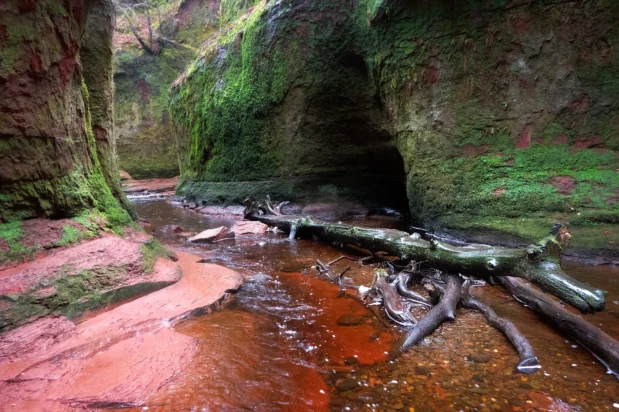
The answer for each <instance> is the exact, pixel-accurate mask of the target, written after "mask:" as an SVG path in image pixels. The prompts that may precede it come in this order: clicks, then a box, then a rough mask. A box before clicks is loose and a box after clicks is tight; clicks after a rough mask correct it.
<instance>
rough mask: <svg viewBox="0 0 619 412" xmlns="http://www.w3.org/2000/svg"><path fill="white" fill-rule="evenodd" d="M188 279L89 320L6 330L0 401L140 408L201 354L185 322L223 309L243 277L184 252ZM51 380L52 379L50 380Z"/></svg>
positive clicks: (0, 350) (29, 406)
mask: <svg viewBox="0 0 619 412" xmlns="http://www.w3.org/2000/svg"><path fill="white" fill-rule="evenodd" d="M179 258H180V260H179V265H180V267H181V269H182V270H183V273H184V277H183V279H182V280H181V281H180V282H178V283H176V284H175V285H173V286H170V287H168V288H164V289H162V290H160V291H157V292H155V293H152V294H149V295H147V296H144V297H142V298H138V299H136V300H133V301H131V302H129V303H126V304H123V305H121V306H118V307H116V308H113V309H111V310H108V311H104V312H102V313H99V314H97V315H95V316H92V317H89V318H87V319H85V320H83V321H81V322H80V321H71V320H69V319H67V318H64V317H56V318H45V319H40V320H38V321H36V322H34V323H31V324H30V325H27V326H25V327H22V328H18V329H15V330H14V331H11V332H8V333H5V334H3V335H0V401H1V402H2V404H3V405H11V404H14V405H15V407H18V408H21V409H22V410H42V411H43V410H44V411H47V410H73V409H82V408H97V405H99V406H103V405H108V406H113V405H130V406H131V405H132V406H138V405H140V404H141V403H142V402H143V400H144V399H145V398H146V397H148V396H150V395H152V394H153V393H155V392H156V391H157V390H158V389H159V388H160V387H161V386H162V385H163V384H165V383H169V382H171V381H173V380H174V379H175V378H177V376H178V371H180V370H182V369H183V368H184V367H186V365H188V364H189V363H190V361H191V359H192V357H193V356H194V355H195V353H196V348H197V341H196V339H194V338H192V337H190V336H186V335H183V334H180V333H178V332H176V331H175V330H174V329H173V328H172V326H174V325H175V324H177V323H178V322H180V321H181V320H185V319H189V318H191V317H193V316H196V315H199V314H204V313H208V312H211V311H213V310H217V309H218V308H219V307H220V305H221V303H222V302H223V301H224V299H225V296H227V291H231V290H236V289H238V288H239V287H240V285H241V283H242V281H243V280H242V277H241V276H240V275H238V274H237V273H236V272H234V271H232V270H229V269H225V268H222V267H220V266H217V265H205V264H198V263H196V262H197V261H198V260H199V257H197V256H193V255H191V254H187V253H183V252H179ZM49 377H53V379H48V378H49Z"/></svg>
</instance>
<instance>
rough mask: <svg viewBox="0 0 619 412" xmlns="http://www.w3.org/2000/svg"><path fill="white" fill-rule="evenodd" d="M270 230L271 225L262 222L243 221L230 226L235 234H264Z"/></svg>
mask: <svg viewBox="0 0 619 412" xmlns="http://www.w3.org/2000/svg"><path fill="white" fill-rule="evenodd" d="M268 230H269V227H268V226H267V225H265V224H264V223H261V222H252V221H247V220H244V221H241V222H236V223H235V224H234V226H232V227H231V228H230V231H231V232H234V234H235V235H262V234H265V233H266V232H267V231H268Z"/></svg>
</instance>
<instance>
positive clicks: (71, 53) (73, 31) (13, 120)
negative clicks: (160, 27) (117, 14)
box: [0, 0, 130, 224]
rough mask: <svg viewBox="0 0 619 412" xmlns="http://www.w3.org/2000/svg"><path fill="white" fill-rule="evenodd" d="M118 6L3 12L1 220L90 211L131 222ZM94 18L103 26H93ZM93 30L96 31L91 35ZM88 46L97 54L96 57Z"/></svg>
mask: <svg viewBox="0 0 619 412" xmlns="http://www.w3.org/2000/svg"><path fill="white" fill-rule="evenodd" d="M111 4H112V3H111V0H92V1H87V0H67V1H64V2H59V1H55V0H31V1H18V0H9V1H4V2H2V3H1V4H0V89H2V95H1V97H0V221H10V220H15V219H24V218H31V217H65V216H74V215H77V214H78V213H80V212H81V211H84V210H86V209H90V208H97V209H98V210H99V211H100V212H102V213H104V214H105V215H106V216H107V217H108V218H109V220H110V223H112V224H124V223H127V222H128V221H129V215H128V214H127V211H126V210H125V209H123V208H121V207H120V205H119V202H118V200H117V198H115V197H114V195H113V192H114V193H116V194H117V196H118V199H121V201H123V202H125V199H124V196H123V195H122V193H121V192H120V190H119V188H120V183H119V177H118V169H117V166H116V160H115V153H114V134H113V121H112V117H111V94H110V92H111V77H110V70H108V69H109V68H110V64H111V60H110V59H111V53H110V50H109V47H106V46H105V41H109V33H110V32H111V30H112V28H113V24H114V20H113V18H112V12H111V10H112V8H111V7H112V6H111ZM90 19H96V20H97V21H96V22H94V21H93V23H92V24H90V21H89V22H88V24H87V20H90ZM87 26H89V27H90V28H91V29H93V28H94V29H96V30H94V31H93V30H86V34H85V33H84V31H85V27H87ZM84 44H87V45H88V47H96V48H97V49H96V50H94V53H90V54H88V53H86V52H85V51H86V50H88V48H87V47H86V46H84V47H83V45H84ZM89 50H91V51H93V49H89ZM83 51H84V53H82V52H83ZM95 57H96V59H97V60H96V61H93V60H90V59H93V58H95ZM106 67H107V69H106ZM91 113H92V118H91ZM91 119H92V120H91ZM93 123H94V130H93ZM125 206H126V207H127V209H129V210H130V206H128V205H127V204H126V203H125Z"/></svg>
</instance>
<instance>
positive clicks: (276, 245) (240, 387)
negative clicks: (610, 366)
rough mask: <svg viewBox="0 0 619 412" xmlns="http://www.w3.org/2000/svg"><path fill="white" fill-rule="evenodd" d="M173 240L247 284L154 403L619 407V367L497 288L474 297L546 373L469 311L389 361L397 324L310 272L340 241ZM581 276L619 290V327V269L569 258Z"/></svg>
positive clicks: (185, 214) (159, 213)
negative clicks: (523, 360)
mask: <svg viewBox="0 0 619 412" xmlns="http://www.w3.org/2000/svg"><path fill="white" fill-rule="evenodd" d="M137 208H138V211H139V213H140V215H141V217H143V218H145V219H147V220H149V221H150V222H151V227H150V229H155V228H157V227H159V226H161V225H164V224H178V225H181V226H182V227H183V228H184V229H185V230H189V231H200V230H204V229H207V228H210V227H216V226H220V225H222V224H225V225H230V224H232V221H231V220H227V219H216V220H214V219H209V218H206V217H204V216H201V215H197V214H194V213H192V212H189V211H186V210H183V209H181V208H179V207H176V206H173V205H170V204H168V203H166V202H164V201H154V202H149V203H141V204H138V205H137ZM162 240H163V241H164V242H166V243H170V244H172V245H174V246H175V247H180V248H185V249H189V250H191V251H192V252H194V253H197V254H199V255H201V256H204V257H205V258H207V259H208V260H209V261H212V262H214V263H219V264H222V265H225V266H228V267H231V268H234V269H237V270H238V271H240V272H241V273H243V274H245V275H246V276H248V282H247V284H246V285H245V286H244V287H243V289H242V291H241V292H239V294H238V295H237V297H236V299H235V300H234V302H233V304H231V305H230V306H229V307H228V308H226V309H225V310H223V311H221V312H219V313H215V314H211V315H208V316H204V317H201V318H198V319H194V320H191V321H188V322H186V323H184V324H182V325H180V326H178V327H177V330H178V331H181V332H182V333H184V334H186V335H189V336H192V337H194V338H196V339H197V340H198V341H199V342H200V349H199V352H198V355H196V357H195V359H194V361H193V362H192V365H191V367H190V368H189V369H187V370H183V371H179V373H178V375H177V377H176V378H175V379H174V380H173V381H172V382H170V383H169V384H168V385H166V386H165V387H162V388H161V390H160V391H159V393H158V395H157V396H156V397H154V398H153V399H150V400H147V401H146V406H147V407H148V408H149V410H167V411H177V410H196V411H198V410H206V411H220V410H233V411H236V410H248V409H251V410H261V411H262V410H267V411H270V410H293V409H294V410H300V411H303V410H328V409H330V410H347V408H348V409H350V410H406V411H410V410H416V411H443V410H466V411H469V410H470V411H491V410H501V411H534V410H538V411H543V410H549V411H571V410H582V411H589V410H600V411H604V410H614V409H615V407H614V406H613V404H615V403H619V381H617V379H616V378H615V377H614V376H612V375H607V374H606V373H605V369H604V367H603V366H602V365H600V364H599V363H598V362H597V361H596V360H595V358H593V357H592V356H591V355H590V354H589V353H588V352H587V351H585V350H584V349H582V348H581V347H579V346H578V345H576V344H574V343H573V342H570V341H568V340H566V339H565V338H563V337H562V336H561V335H559V334H557V333H555V332H554V331H553V330H552V329H550V328H548V327H547V326H545V325H544V324H543V323H542V322H540V321H539V320H538V319H537V317H536V316H535V315H534V314H533V313H532V312H531V311H529V310H527V309H526V308H524V307H522V306H521V305H520V304H519V303H517V302H516V301H514V300H513V299H512V298H511V297H510V296H509V295H507V294H506V293H505V292H504V291H503V290H502V289H500V288H498V287H497V288H492V287H489V286H485V287H483V288H475V290H474V291H473V293H474V295H475V296H476V297H478V298H479V299H480V300H482V301H484V302H486V303H489V304H490V305H491V306H492V307H493V308H494V309H495V310H496V311H497V313H498V314H499V315H500V316H504V317H506V318H509V319H510V320H512V321H513V322H514V323H516V325H517V326H518V327H519V328H520V329H521V331H522V332H523V333H524V334H525V335H526V336H527V337H528V338H529V339H530V341H531V344H532V345H533V347H534V348H535V350H536V354H537V356H538V358H539V359H540V363H541V364H542V366H543V369H542V370H541V371H539V372H537V373H536V374H533V375H530V376H526V375H522V374H518V373H515V372H514V369H513V368H514V366H515V365H516V363H517V361H518V358H517V355H516V353H515V352H514V350H513V349H512V347H511V346H510V345H509V343H508V342H507V340H506V339H505V338H504V337H503V336H502V335H501V334H500V333H499V332H497V331H496V330H494V329H492V328H491V327H489V326H487V325H486V323H485V322H484V320H483V318H482V317H481V316H480V315H479V314H477V313H474V312H471V311H468V310H463V309H460V310H459V311H458V317H457V319H456V321H455V322H452V323H448V324H445V325H443V326H442V327H441V328H440V329H439V330H438V331H437V332H436V333H434V334H433V335H432V336H431V337H429V338H427V339H426V340H425V341H424V342H423V344H422V345H420V346H418V347H415V348H414V349H413V350H412V351H411V352H409V353H408V354H406V355H404V356H403V357H402V358H400V359H398V360H397V361H395V362H386V361H384V359H385V352H386V351H387V350H388V348H389V345H390V343H391V341H392V339H394V335H395V334H397V333H398V331H397V329H396V328H389V329H385V328H384V327H383V326H382V323H381V322H379V321H378V320H377V319H376V318H375V317H374V316H373V315H372V314H371V312H370V311H368V309H367V308H366V307H364V306H363V305H362V304H361V303H360V302H359V301H358V299H357V298H356V297H354V296H351V294H353V293H354V292H353V290H352V289H349V292H348V294H349V296H346V297H340V296H339V291H338V288H337V286H335V285H333V284H331V283H328V282H327V281H325V280H323V279H319V278H318V276H317V274H316V272H315V270H313V269H310V266H312V265H313V264H314V263H315V261H316V259H320V260H322V261H323V262H325V261H330V260H332V259H335V258H336V257H338V256H340V254H341V253H340V252H339V251H337V250H335V249H333V248H331V247H330V246H328V245H322V244H319V243H316V242H312V241H304V240H295V241H289V240H287V239H286V238H285V237H283V236H277V235H268V236H266V237H261V238H259V237H256V238H251V237H244V238H237V239H236V240H233V241H224V242H219V243H216V244H211V245H204V246H190V245H188V244H186V243H185V241H184V240H182V239H181V238H178V237H174V236H172V235H168V236H162ZM348 265H350V266H351V267H352V269H351V270H350V271H349V272H348V273H347V276H349V277H350V278H351V280H350V284H351V285H361V284H366V285H367V284H369V283H370V280H371V276H372V271H373V269H372V268H371V267H359V266H357V265H356V264H355V263H354V262H347V261H342V262H339V263H338V264H336V271H337V270H343V269H344V268H345V267H346V266H348ZM568 272H569V273H570V274H571V275H573V276H575V277H577V278H579V279H581V280H584V281H586V282H588V283H590V284H592V285H594V286H597V287H602V288H604V289H606V290H608V291H609V295H608V304H607V305H608V308H607V310H606V311H605V312H603V313H600V314H596V315H587V317H588V318H589V320H590V321H592V322H594V323H596V324H600V326H601V327H602V329H604V330H605V331H606V332H607V333H609V334H610V335H611V336H613V337H616V338H617V337H619V325H618V322H617V319H618V317H619V310H618V309H619V305H618V304H615V303H614V302H613V301H617V303H619V283H617V282H619V270H618V269H617V268H612V267H585V268H583V267H577V266H569V265H568ZM342 315H347V317H346V318H341V317H342ZM338 319H339V320H340V322H339V323H340V324H341V323H349V324H350V323H352V324H353V325H352V326H344V325H340V324H338ZM343 319H346V321H345V322H344V321H343ZM618 406H619V405H618Z"/></svg>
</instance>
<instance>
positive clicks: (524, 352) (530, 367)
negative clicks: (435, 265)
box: [462, 280, 541, 373]
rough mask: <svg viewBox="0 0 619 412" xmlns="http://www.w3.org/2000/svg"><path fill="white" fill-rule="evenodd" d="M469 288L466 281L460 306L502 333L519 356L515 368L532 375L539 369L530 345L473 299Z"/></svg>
mask: <svg viewBox="0 0 619 412" xmlns="http://www.w3.org/2000/svg"><path fill="white" fill-rule="evenodd" d="M469 287H470V280H466V281H465V282H464V285H463V286H462V305H463V306H464V307H465V308H469V309H475V310H478V311H479V312H481V313H482V315H484V317H485V318H486V320H487V321H488V323H489V324H490V326H492V327H493V328H495V329H497V330H499V331H501V332H503V334H504V335H505V336H506V337H507V339H509V341H510V342H511V343H512V345H514V347H515V348H516V350H517V351H518V355H519V356H520V363H519V364H518V365H517V366H516V369H518V371H519V372H522V373H533V372H535V371H536V370H537V369H539V368H541V365H540V364H539V362H538V361H537V357H536V356H535V353H534V352H533V348H532V347H531V344H530V343H529V341H528V340H527V338H525V337H524V335H523V334H522V333H520V331H519V330H518V329H517V328H516V325H514V324H513V323H512V322H510V321H508V320H505V319H502V318H500V317H499V316H498V315H497V314H496V312H495V311H494V310H493V309H492V308H491V307H490V306H488V305H485V304H483V303H481V302H479V301H478V300H477V299H474V298H473V297H472V296H471V295H470V293H469Z"/></svg>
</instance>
